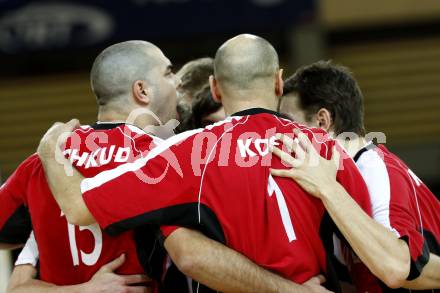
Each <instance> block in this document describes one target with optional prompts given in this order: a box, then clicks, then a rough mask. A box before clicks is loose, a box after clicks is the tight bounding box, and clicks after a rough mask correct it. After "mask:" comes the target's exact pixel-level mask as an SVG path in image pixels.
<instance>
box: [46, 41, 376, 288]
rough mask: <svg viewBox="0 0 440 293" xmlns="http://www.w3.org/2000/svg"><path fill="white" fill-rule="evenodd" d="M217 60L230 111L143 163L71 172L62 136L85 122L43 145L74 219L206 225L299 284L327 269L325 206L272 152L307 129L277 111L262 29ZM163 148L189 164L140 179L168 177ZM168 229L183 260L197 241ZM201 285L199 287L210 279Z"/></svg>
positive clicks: (276, 78) (55, 185) (222, 96)
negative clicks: (88, 174)
mask: <svg viewBox="0 0 440 293" xmlns="http://www.w3.org/2000/svg"><path fill="white" fill-rule="evenodd" d="M214 66H215V67H214V69H215V70H214V72H215V74H214V76H213V77H211V79H210V83H211V91H212V94H213V97H214V98H215V99H217V100H218V101H221V102H222V103H223V106H224V108H225V111H226V113H227V114H228V115H230V116H229V117H228V118H226V119H225V120H223V121H221V122H218V123H216V124H214V125H212V126H208V127H206V128H205V129H197V130H194V131H189V132H185V133H182V134H180V135H177V136H175V137H173V138H171V139H169V140H167V141H166V142H165V143H164V144H162V145H161V146H159V147H158V148H156V149H155V150H154V151H153V152H151V153H150V155H149V156H147V157H146V158H141V159H139V160H137V161H135V162H134V163H133V164H127V165H123V166H121V168H118V169H117V170H113V171H112V172H103V173H101V174H99V175H98V176H96V177H94V178H90V179H84V178H83V177H82V176H81V175H80V174H79V173H77V172H74V174H73V176H70V177H67V176H65V174H64V173H63V172H60V171H62V168H60V165H59V164H58V163H57V162H56V161H55V160H54V158H53V152H54V151H55V150H57V149H58V146H57V144H56V142H55V141H56V139H55V138H56V137H57V136H58V135H59V134H60V133H61V132H64V131H70V130H71V129H72V128H74V127H75V126H76V123H77V122H76V121H71V122H69V123H68V124H66V125H62V124H61V125H55V126H54V127H53V128H52V129H51V130H49V131H48V133H47V134H46V135H45V137H44V138H43V139H42V141H41V144H40V147H39V154H40V155H41V158H42V160H43V162H44V167H45V170H46V173H47V176H48V177H49V178H50V180H49V182H50V185H51V189H52V191H53V193H54V196H55V198H56V200H57V201H58V203H59V204H60V206H61V207H62V209H63V210H64V209H65V213H66V215H67V214H69V215H67V216H68V217H70V218H71V219H72V221H74V222H76V223H78V224H90V223H93V222H95V221H96V222H98V223H99V225H100V226H101V227H102V228H105V229H107V230H108V231H109V232H111V233H114V234H117V233H120V232H122V231H125V230H126V229H131V228H135V227H137V226H138V225H139V224H145V223H159V224H161V225H181V226H186V227H189V228H193V229H197V230H200V231H202V232H203V233H204V234H205V235H206V236H208V237H210V238H212V239H215V240H217V241H219V242H221V243H224V244H226V245H227V246H229V247H231V248H234V249H235V250H237V251H238V252H240V253H242V254H244V255H245V256H247V257H249V259H250V260H252V261H254V262H255V263H257V264H259V265H261V266H263V267H264V268H267V269H270V270H272V271H274V272H276V273H278V274H280V275H282V276H284V277H286V278H288V279H290V280H292V281H294V282H297V283H303V282H305V281H306V280H308V279H309V278H311V277H313V276H315V275H317V274H319V273H326V272H327V267H326V259H325V258H326V255H325V250H324V247H323V244H322V242H321V241H320V236H319V227H320V225H321V221H322V219H323V214H324V207H323V205H322V204H321V203H319V202H318V201H315V200H313V199H311V198H310V197H309V196H308V195H307V194H305V192H304V191H303V190H302V189H301V188H300V187H299V186H298V185H297V184H295V183H293V182H291V181H288V180H274V179H273V178H272V177H271V176H270V173H269V168H270V166H271V165H272V164H274V165H275V166H278V165H280V163H281V162H280V161H279V160H277V159H273V160H272V158H271V156H269V147H270V145H273V144H278V143H277V142H275V140H274V139H273V135H274V134H275V132H282V133H291V134H292V133H293V130H294V129H300V127H299V126H298V125H297V124H295V123H292V122H291V121H289V120H284V119H282V118H280V117H278V114H277V113H276V112H274V110H275V109H276V106H277V97H279V96H280V95H281V94H282V87H283V82H282V76H281V75H282V70H280V69H279V66H278V56H277V53H276V51H275V50H274V48H273V47H272V46H271V45H270V44H269V43H268V42H267V41H266V40H264V39H262V38H260V37H257V36H252V35H240V36H237V37H235V38H233V39H231V40H229V41H227V42H226V43H225V44H224V45H222V46H221V47H220V48H219V50H218V51H217V54H216V57H215V62H214ZM255 107H258V108H255ZM300 130H301V131H304V132H306V133H308V134H309V135H310V138H311V139H312V140H313V141H315V140H314V137H315V135H316V136H321V137H325V135H326V134H325V132H323V131H319V130H316V129H302V128H301V129H300ZM333 145H334V141H332V140H327V141H324V142H322V143H321V147H322V150H323V151H325V150H329V149H331V147H332V146H333ZM162 152H171V153H173V154H174V155H175V156H176V157H177V160H178V164H179V168H178V169H169V170H168V172H167V173H166V176H165V177H164V180H161V181H157V182H154V183H146V182H144V181H142V180H139V178H138V177H137V176H136V173H139V172H140V173H143V174H148V175H149V176H158V175H159V174H160V172H161V170H163V169H164V168H165V167H166V166H167V163H166V162H165V161H164V160H163V159H162V158H161V157H160V154H161V153H162ZM329 154H331V153H330V152H327V153H325V154H324V153H323V155H324V156H327V155H329ZM65 163H68V162H67V161H66V162H65ZM344 167H345V168H344V171H342V172H340V173H339V175H338V179H339V181H340V182H341V183H342V184H343V185H344V186H345V187H346V188H347V189H348V190H351V191H352V194H356V195H358V197H357V198H355V200H356V201H357V202H358V203H359V204H360V205H361V206H362V207H365V208H367V207H368V206H369V204H370V203H369V201H368V191H367V189H366V187H365V184H364V183H363V181H362V178H361V175H360V174H359V173H358V171H357V169H356V167H355V166H354V164H353V162H350V161H347V162H344ZM350 171H352V172H350ZM132 190H136V192H132ZM109 201H112V203H111V204H110V203H109ZM115 205H116V206H118V208H115ZM63 207H64V208H63ZM162 231H163V233H164V236H165V237H167V238H166V240H165V247H166V248H167V249H168V251H170V255H171V257H172V258H173V259H175V258H176V257H175V256H174V255H173V253H172V252H171V251H172V250H173V249H172V248H173V247H174V246H175V245H179V243H190V242H189V241H188V238H186V237H184V236H183V235H182V234H181V233H180V232H179V230H175V228H174V227H167V228H164V229H163V230H162ZM173 240H174V241H173ZM176 240H178V241H176ZM182 255H185V253H183V254H182ZM192 257H193V258H199V257H200V256H199V255H198V254H194V255H192ZM217 260H218V266H219V267H223V266H226V267H228V266H229V267H230V268H234V265H235V263H234V262H231V261H230V260H229V259H225V258H223V257H219V258H218V259H217ZM234 271H235V275H234V274H232V275H224V273H223V272H219V274H218V275H219V276H220V278H219V280H218V282H219V283H218V284H217V283H216V282H211V283H209V282H207V281H211V280H208V279H203V278H199V279H197V280H198V281H200V282H201V283H204V284H208V283H209V286H210V287H211V288H213V289H217V290H219V289H218V288H219V287H218V286H219V285H221V284H222V283H229V282H233V281H234V280H236V279H237V276H238V275H239V274H240V272H241V270H240V267H236V270H234ZM333 281H334V280H333ZM333 285H336V284H335V283H333ZM196 286H197V289H198V290H199V292H200V290H202V288H203V287H202V286H201V285H200V284H196ZM335 288H336V287H335ZM336 289H337V288H336ZM293 290H297V291H293ZM301 290H304V292H310V291H313V289H311V288H307V286H299V285H297V286H296V287H295V288H291V290H290V292H292V291H293V292H301ZM249 291H251V290H249ZM260 291H261V290H260ZM279 291H280V292H283V291H285V290H283V289H281V290H279ZM261 292H263V291H261Z"/></svg>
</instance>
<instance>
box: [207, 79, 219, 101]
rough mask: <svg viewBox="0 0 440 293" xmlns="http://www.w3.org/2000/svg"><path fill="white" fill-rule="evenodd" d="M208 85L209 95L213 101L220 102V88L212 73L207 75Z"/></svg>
mask: <svg viewBox="0 0 440 293" xmlns="http://www.w3.org/2000/svg"><path fill="white" fill-rule="evenodd" d="M209 87H210V88H211V95H212V98H213V99H214V101H216V102H217V103H221V102H222V95H221V94H220V90H219V89H218V85H217V80H216V79H215V77H214V76H213V75H210V76H209Z"/></svg>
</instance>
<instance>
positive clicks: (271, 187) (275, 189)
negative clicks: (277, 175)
mask: <svg viewBox="0 0 440 293" xmlns="http://www.w3.org/2000/svg"><path fill="white" fill-rule="evenodd" d="M267 192H268V193H269V196H270V197H271V196H272V195H273V194H275V197H276V199H277V203H278V208H279V209H280V214H281V220H282V221H283V226H284V230H286V234H287V238H288V239H289V242H292V241H293V240H296V235H295V231H294V230H293V225H292V219H291V218H290V214H289V209H288V208H287V204H286V200H285V199H284V195H283V192H282V191H281V189H280V187H279V186H278V184H277V183H276V182H275V180H274V179H273V177H272V176H271V175H269V180H268V184H267Z"/></svg>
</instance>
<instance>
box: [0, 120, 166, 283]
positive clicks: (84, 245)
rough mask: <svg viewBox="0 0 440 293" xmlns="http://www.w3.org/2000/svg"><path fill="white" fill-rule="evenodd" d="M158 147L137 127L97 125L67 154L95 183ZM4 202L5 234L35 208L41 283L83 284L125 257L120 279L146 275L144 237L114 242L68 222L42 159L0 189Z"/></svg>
mask: <svg viewBox="0 0 440 293" xmlns="http://www.w3.org/2000/svg"><path fill="white" fill-rule="evenodd" d="M155 142H157V140H156V138H153V137H151V136H149V135H148V134H146V133H145V132H143V131H142V130H140V129H138V128H136V127H134V126H131V125H125V124H120V123H119V124H115V123H97V124H95V125H94V126H92V127H89V126H84V127H81V128H80V129H77V130H76V131H75V132H74V134H73V135H72V136H71V137H70V138H69V139H68V141H67V142H66V149H65V151H64V152H65V154H66V155H67V157H68V158H69V159H70V160H71V162H72V163H73V165H74V166H75V167H76V168H77V169H78V170H79V171H80V172H81V173H82V174H83V175H84V176H86V177H91V176H95V175H96V174H98V173H100V172H102V171H105V170H110V169H114V168H115V167H117V166H118V165H121V164H124V163H127V162H131V161H133V160H134V159H135V158H138V157H142V156H144V155H145V154H146V153H147V152H148V150H150V148H152V147H153V146H154V145H155ZM0 201H1V202H2V204H1V205H0V206H1V207H0V228H1V227H2V226H4V224H5V223H7V222H8V220H9V218H10V217H11V215H13V214H14V212H15V210H16V209H17V207H20V206H21V205H22V204H24V205H26V206H27V207H28V208H29V212H30V215H31V219H32V224H33V229H34V234H35V238H36V240H37V243H38V249H39V254H40V279H41V280H43V281H47V282H51V283H55V284H57V285H68V284H78V283H83V282H86V281H88V280H90V278H91V277H92V276H93V275H94V273H95V272H96V271H97V270H98V269H99V268H100V267H101V266H102V265H104V264H106V263H108V262H110V261H112V260H114V259H115V258H116V257H118V256H120V255H121V254H122V253H125V254H126V261H125V263H124V264H123V265H122V266H121V267H120V269H118V271H117V272H118V273H120V274H140V273H144V270H143V268H142V266H141V262H140V261H139V258H138V256H139V255H138V252H137V245H136V244H137V243H136V242H137V241H142V237H141V238H138V237H137V236H136V240H137V241H135V232H133V231H130V232H126V233H123V234H121V235H119V236H118V237H110V236H109V235H107V234H106V233H103V232H102V230H101V229H100V228H99V226H98V225H97V224H94V225H90V226H86V227H82V226H74V225H72V224H69V223H68V222H67V221H66V218H65V216H64V215H63V214H62V212H61V210H60V208H59V206H58V205H57V203H56V201H55V199H54V198H53V196H52V194H51V192H50V189H49V186H48V184H47V182H46V179H45V173H44V170H43V168H42V164H41V161H40V160H39V158H38V156H37V155H36V154H34V155H32V156H30V157H29V158H28V159H26V160H25V161H24V162H23V163H22V164H21V165H20V166H19V167H18V168H17V170H16V171H15V172H14V174H12V175H11V176H10V177H9V179H8V180H7V182H6V183H5V184H4V186H3V187H2V188H1V189H0ZM142 229H143V228H142ZM143 234H145V235H146V234H148V232H145V231H144V233H143ZM153 237H154V235H153ZM141 248H142V247H141ZM145 248H146V247H145Z"/></svg>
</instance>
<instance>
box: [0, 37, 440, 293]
mask: <svg viewBox="0 0 440 293" xmlns="http://www.w3.org/2000/svg"><path fill="white" fill-rule="evenodd" d="M282 74H283V70H282V69H280V67H279V61H278V55H277V53H276V51H275V49H274V48H273V47H272V45H271V44H270V43H269V42H267V41H266V40H264V39H263V38H261V37H258V36H254V35H248V34H244V35H238V36H236V37H234V38H232V39H230V40H228V41H226V42H225V43H224V44H223V45H222V46H221V47H220V48H219V49H218V50H217V52H216V54H215V58H214V59H210V58H202V59H198V60H195V61H192V62H189V63H188V64H187V65H185V66H184V67H183V68H182V69H181V70H180V71H179V72H178V73H177V74H176V75H175V74H174V73H173V71H172V64H171V62H170V60H169V59H168V58H167V57H166V56H165V55H164V54H163V53H162V51H161V50H160V49H159V48H158V47H157V46H155V45H153V44H151V43H149V42H145V41H127V42H122V43H118V44H115V45H112V46H110V47H108V48H106V49H105V50H104V51H102V52H101V53H100V54H99V56H98V57H97V58H96V59H95V62H94V64H93V66H92V70H91V74H90V78H91V87H92V91H93V93H94V94H95V96H96V100H97V104H98V116H97V122H96V123H94V124H93V125H80V124H79V121H77V120H71V121H69V122H68V123H55V124H54V125H53V126H52V128H50V129H49V130H48V131H47V133H46V134H45V135H44V137H43V138H42V140H41V142H40V145H39V147H38V150H37V152H36V153H35V154H33V155H31V156H30V157H29V158H27V159H26V160H25V161H24V162H23V163H22V164H20V166H19V167H18V168H17V169H16V171H15V172H14V173H13V174H12V175H11V176H10V177H9V178H8V180H7V181H6V182H5V183H4V184H3V185H2V187H1V188H0V201H1V203H2V204H1V205H0V242H1V247H2V248H12V247H16V246H20V245H24V242H25V241H26V239H27V238H28V237H29V234H30V237H29V239H28V240H27V242H26V245H25V246H24V248H23V250H22V252H21V254H20V256H19V258H18V260H17V263H16V266H15V269H14V272H13V274H12V276H11V279H10V285H9V289H8V290H9V291H10V292H21V291H23V292H40V291H41V292H52V291H53V292H58V291H60V290H62V291H63V292H69V291H72V292H77V291H81V292H210V291H214V292H215V291H221V292H329V291H333V292H350V290H351V291H353V290H356V291H357V292H370V293H371V292H388V291H394V290H396V291H398V292H401V291H409V290H427V291H428V292H434V291H435V290H436V289H440V202H439V200H438V199H437V198H436V197H435V195H434V194H432V192H431V191H430V190H429V189H428V188H427V187H426V185H425V184H424V183H423V182H422V181H421V180H420V179H419V178H418V177H417V176H416V175H415V174H414V173H413V172H412V171H411V170H410V169H409V168H408V167H407V166H406V165H405V163H404V162H403V161H402V160H400V159H399V158H398V157H397V156H396V155H394V154H393V153H391V152H390V151H389V150H388V149H387V148H386V147H385V146H383V145H380V144H378V145H375V144H374V143H373V142H372V141H371V138H369V137H368V135H367V133H366V131H365V127H364V119H363V118H364V117H363V116H364V109H363V96H362V92H361V90H360V88H359V86H358V85H357V82H356V80H355V79H354V77H353V75H352V74H351V73H350V72H349V70H348V69H347V68H345V67H342V66H339V65H334V64H332V63H331V62H325V61H319V62H316V63H313V64H311V65H308V66H304V67H301V68H299V69H298V70H297V71H296V72H295V73H294V74H293V75H292V76H290V77H289V78H287V79H285V80H284V79H283V75H282ZM177 116H179V120H180V122H181V124H180V125H179V126H177V128H176V124H177V123H175V120H174V119H176V118H178V117H177ZM173 130H174V131H176V132H180V133H179V134H177V135H172V134H174V132H173ZM31 223H32V224H31ZM31 231H32V232H31ZM37 272H38V273H37Z"/></svg>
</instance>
